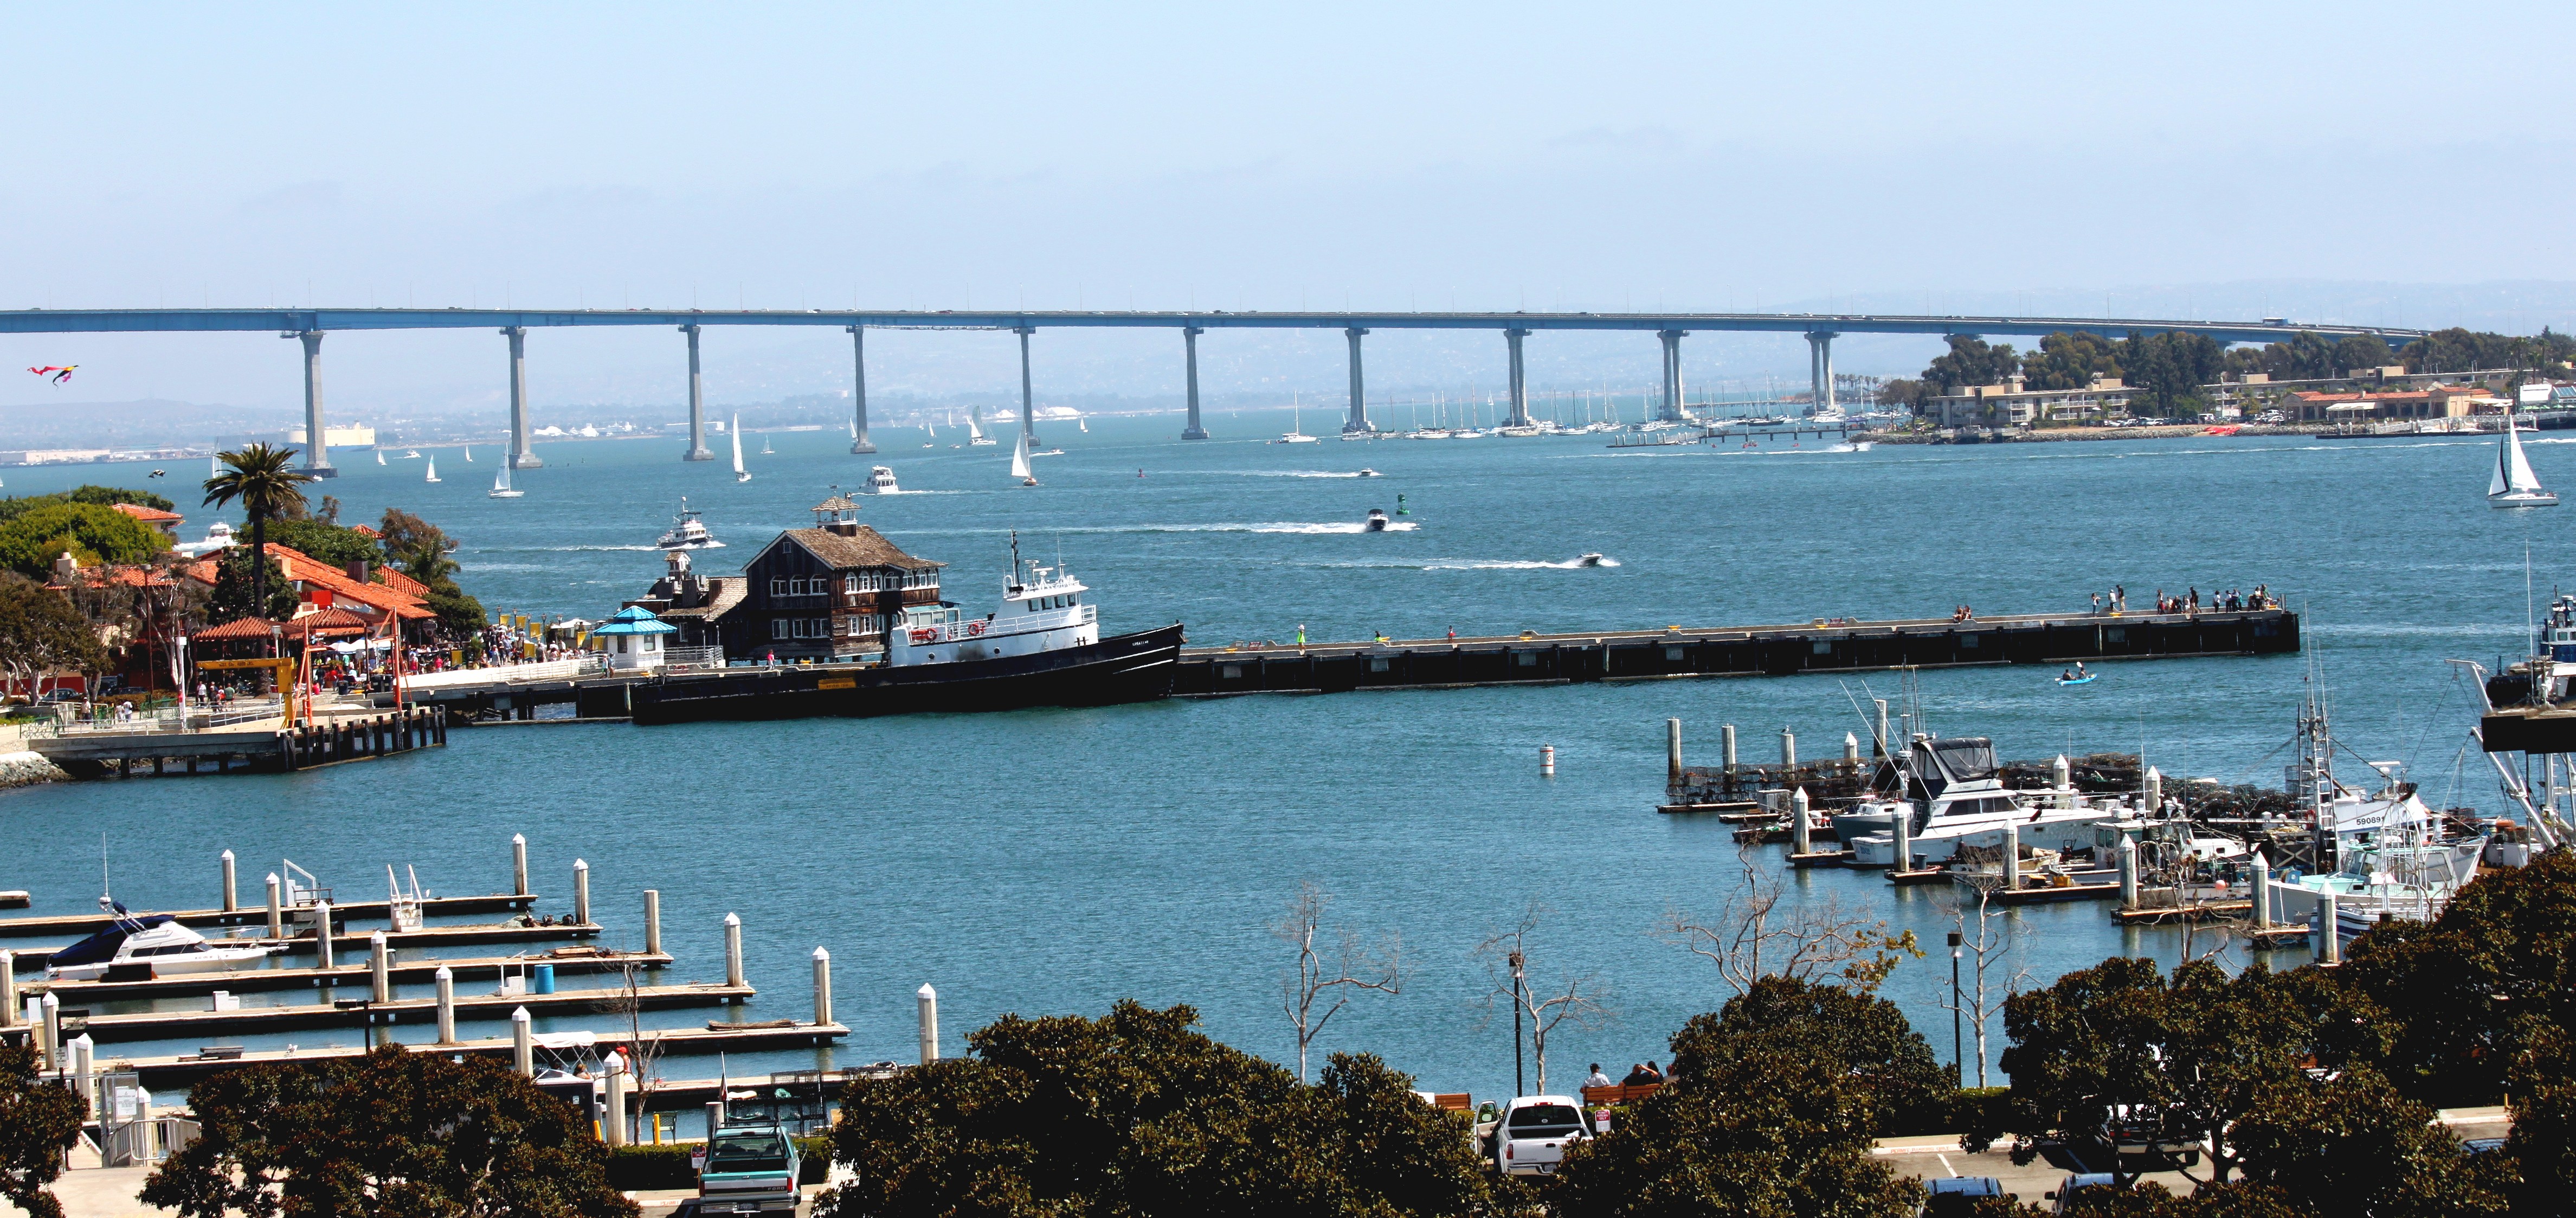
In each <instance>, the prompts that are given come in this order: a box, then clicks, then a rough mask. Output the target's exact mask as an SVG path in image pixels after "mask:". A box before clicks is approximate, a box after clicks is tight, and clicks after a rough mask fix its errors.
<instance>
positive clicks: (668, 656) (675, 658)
mask: <svg viewBox="0 0 2576 1218" xmlns="http://www.w3.org/2000/svg"><path fill="white" fill-rule="evenodd" d="M662 666H663V667H664V668H669V669H681V668H722V667H724V666H725V654H724V648H722V647H665V648H663V649H662Z"/></svg>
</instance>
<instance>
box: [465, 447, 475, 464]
mask: <svg viewBox="0 0 2576 1218" xmlns="http://www.w3.org/2000/svg"><path fill="white" fill-rule="evenodd" d="M465 463H466V464H467V465H472V464H474V446H473V445H471V444H468V445H466V446H465Z"/></svg>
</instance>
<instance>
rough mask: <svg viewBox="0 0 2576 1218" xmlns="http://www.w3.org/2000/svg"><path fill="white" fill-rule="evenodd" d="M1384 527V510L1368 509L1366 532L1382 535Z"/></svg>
mask: <svg viewBox="0 0 2576 1218" xmlns="http://www.w3.org/2000/svg"><path fill="white" fill-rule="evenodd" d="M1386 525H1387V519H1386V509H1385V508H1370V509H1369V514H1368V531H1369V532H1372V533H1383V532H1385V531H1386Z"/></svg>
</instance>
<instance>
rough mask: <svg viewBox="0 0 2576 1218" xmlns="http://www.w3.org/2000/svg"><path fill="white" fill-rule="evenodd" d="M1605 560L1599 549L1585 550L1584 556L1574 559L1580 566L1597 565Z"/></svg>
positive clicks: (1575, 563) (1576, 564)
mask: <svg viewBox="0 0 2576 1218" xmlns="http://www.w3.org/2000/svg"><path fill="white" fill-rule="evenodd" d="M1604 561H1606V560H1604V559H1603V558H1602V556H1601V554H1600V552H1599V551H1597V550H1588V551H1585V552H1584V554H1583V556H1582V557H1580V558H1577V559H1575V560H1574V565H1575V566H1578V567H1597V566H1600V565H1601V564H1602V563H1603V562H1604Z"/></svg>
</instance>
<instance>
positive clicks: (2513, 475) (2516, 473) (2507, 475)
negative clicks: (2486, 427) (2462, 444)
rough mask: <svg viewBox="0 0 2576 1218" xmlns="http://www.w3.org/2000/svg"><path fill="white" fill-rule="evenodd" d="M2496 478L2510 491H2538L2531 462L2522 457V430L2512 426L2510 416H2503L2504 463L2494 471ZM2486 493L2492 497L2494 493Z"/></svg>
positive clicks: (2538, 481) (2538, 486) (2536, 477)
mask: <svg viewBox="0 0 2576 1218" xmlns="http://www.w3.org/2000/svg"><path fill="white" fill-rule="evenodd" d="M2496 476H2497V477H2499V478H2501V479H2503V480H2504V483H2505V485H2506V486H2507V487H2508V488H2510V489H2512V490H2517V491H2536V490H2539V489H2540V479H2539V477H2538V476H2536V475H2534V474H2533V473H2532V472H2531V462H2529V461H2526V460H2524V459H2523V456H2522V429H2521V428H2520V427H2517V426H2515V425H2514V421H2513V416H2511V415H2507V416H2505V421H2504V462H2503V464H2502V465H2501V466H2500V467H2498V469H2497V470H2496ZM2487 493H2488V494H2490V495H2492V494H2494V493H2495V492H2494V491H2489V492H2487Z"/></svg>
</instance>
